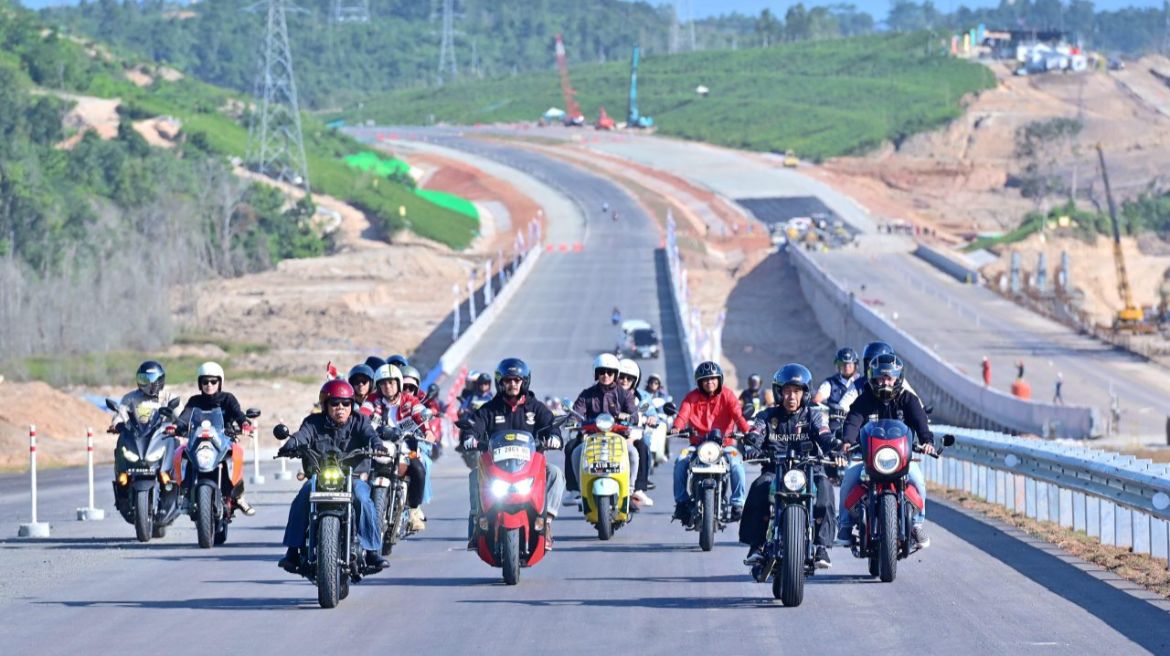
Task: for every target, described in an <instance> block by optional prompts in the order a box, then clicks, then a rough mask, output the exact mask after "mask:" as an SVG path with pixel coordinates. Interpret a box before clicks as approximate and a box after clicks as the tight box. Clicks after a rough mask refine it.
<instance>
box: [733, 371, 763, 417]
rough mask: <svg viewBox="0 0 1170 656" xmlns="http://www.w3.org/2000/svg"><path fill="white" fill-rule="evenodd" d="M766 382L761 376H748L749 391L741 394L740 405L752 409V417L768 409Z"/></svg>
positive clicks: (746, 390)
mask: <svg viewBox="0 0 1170 656" xmlns="http://www.w3.org/2000/svg"><path fill="white" fill-rule="evenodd" d="M763 385H764V380H763V379H762V378H760V375H759V374H752V375H750V376H748V386H747V389H745V390H744V391H742V392H740V393H739V403H740V405H742V406H744V407H745V408H749V407H750V408H751V409H752V416H753V417H754V416H755V415H757V414H759V412H760V410H762V409H764V408H766V407H768V402H767V401H766V400H765V399H764V389H763Z"/></svg>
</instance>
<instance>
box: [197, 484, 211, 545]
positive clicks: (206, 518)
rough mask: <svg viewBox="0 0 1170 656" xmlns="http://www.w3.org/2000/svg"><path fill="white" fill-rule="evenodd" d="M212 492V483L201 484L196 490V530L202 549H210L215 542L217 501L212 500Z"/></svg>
mask: <svg viewBox="0 0 1170 656" xmlns="http://www.w3.org/2000/svg"><path fill="white" fill-rule="evenodd" d="M212 492H213V490H212V489H211V486H210V485H200V486H199V487H198V489H196V490H195V506H196V515H195V532H196V533H197V534H198V536H199V548H201V549H210V548H211V545H212V544H214V542H215V524H214V523H215V518H214V517H213V516H212V512H213V511H214V510H215V503H214V502H213V501H212V500H211V493H212Z"/></svg>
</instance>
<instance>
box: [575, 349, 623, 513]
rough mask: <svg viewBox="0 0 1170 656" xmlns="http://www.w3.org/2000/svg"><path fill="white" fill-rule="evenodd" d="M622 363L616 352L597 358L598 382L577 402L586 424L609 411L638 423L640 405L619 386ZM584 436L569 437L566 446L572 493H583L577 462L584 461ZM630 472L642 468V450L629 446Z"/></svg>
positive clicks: (616, 417)
mask: <svg viewBox="0 0 1170 656" xmlns="http://www.w3.org/2000/svg"><path fill="white" fill-rule="evenodd" d="M620 368H621V363H620V362H618V359H617V357H615V356H614V355H613V354H612V353H602V354H601V355H599V356H597V357H596V358H594V359H593V379H594V380H596V381H597V382H596V383H595V384H594V385H592V386H590V387H586V388H585V389H583V390H581V393H580V394H579V395H577V400H576V401H574V402H573V412H575V413H577V414H578V415H581V416H582V417H584V418H585V423H587V424H590V423H593V420H594V419H596V418H597V415H599V414H601V413H603V412H605V413H609V414H610V415H611V416H613V418H614V420H615V421H617V422H619V423H622V424H626V425H630V426H633V425H636V424H637V423H638V404H637V403H636V402H635V401H634V395H633V393H631V392H630V390H628V389H625V388H622V387H619V386H618V385H617V376H618V370H619V369H620ZM581 442H582V438H581V437H580V436H577V437H574V438H573V439H571V440H569V442H568V443H567V444H566V445H565V453H566V454H567V456H568V457H567V458H566V460H565V462H566V467H565V478H566V479H567V481H568V482H567V487H568V489H569V490H570V491H572V492H579V490H578V481H577V463H579V462H580V460H581V454H580V451H581ZM629 456H630V463H631V467H630V471H637V470H638V464H639V462H638V451H637V450H636V449H629Z"/></svg>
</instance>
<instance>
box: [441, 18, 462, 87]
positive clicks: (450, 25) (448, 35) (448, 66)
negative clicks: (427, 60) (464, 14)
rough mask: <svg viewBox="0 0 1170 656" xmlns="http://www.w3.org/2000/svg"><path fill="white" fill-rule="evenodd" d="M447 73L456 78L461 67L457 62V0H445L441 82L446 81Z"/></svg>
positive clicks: (452, 78)
mask: <svg viewBox="0 0 1170 656" xmlns="http://www.w3.org/2000/svg"><path fill="white" fill-rule="evenodd" d="M445 74H450V76H451V77H450V80H454V79H455V78H456V77H457V76H458V75H459V68H458V65H457V64H456V63H455V0H443V35H442V37H441V40H440V42H439V84H442V83H443V82H444V81H445V80H444V75H445Z"/></svg>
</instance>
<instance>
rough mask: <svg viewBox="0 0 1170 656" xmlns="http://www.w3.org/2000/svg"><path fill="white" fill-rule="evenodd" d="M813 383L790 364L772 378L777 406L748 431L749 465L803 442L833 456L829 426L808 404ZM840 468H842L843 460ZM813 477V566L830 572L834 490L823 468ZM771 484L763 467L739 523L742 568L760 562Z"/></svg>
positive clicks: (802, 370)
mask: <svg viewBox="0 0 1170 656" xmlns="http://www.w3.org/2000/svg"><path fill="white" fill-rule="evenodd" d="M811 382H812V373H811V372H810V371H809V370H808V368H807V367H805V366H804V365H801V364H797V363H790V364H786V365H784V366H783V367H780V368H779V369H777V370H776V373H775V374H773V375H772V394H773V395H775V397H776V399H777V400H778V403H777V404H776V405H774V406H772V407H770V408H768V409H767V410H764V411H763V412H762V413H760V414H758V415H756V418H755V421H754V422H753V423H752V429H751V431H750V432H749V433H748V434H747V436H746V437H745V438H744V443H745V444H746V447H745V451H746V452H747V457H748V459H754V458H758V457H761V456H766V457H769V458H770V457H772V456H773V455H775V454H776V453H786V452H787V451H788V450H789V449H792V448H793V447H796V446H797V445H799V444H801V443H803V442H813V443H815V444H816V445H817V447H818V448H819V449H820V452H821V453H822V454H826V455H827V454H828V453H829V452H830V451H831V450H832V446H833V445H832V436H833V434H832V433H831V432H830V431H829V422H828V420H827V419H825V415H824V413H822V412H821V411H820V410H818V409H817V408H816V407H815V406H813V405H812V404H811V403H810V401H811V398H810V395H809V391H810V390H809V384H810V383H811ZM841 464H844V462H843V459H842V463H841ZM813 472H814V473H813V484H814V485H815V486H816V489H817V498H816V501H815V505H814V506H813V516H814V520H815V521H816V527H817V529H816V537H815V539H814V544H815V545H816V553H815V554H814V562H815V563H816V566H817V567H819V568H822V569H824V568H828V567H830V566H831V561H830V559H829V549H830V548H832V546H833V533H834V531H833V523H834V515H835V512H834V510H833V486H832V484H831V483H829V479H828V477H827V476H826V475H825V470H824V468H823V467H822V466H820V465H818V466H817V467H816V468H815V469H814V470H813ZM774 478H775V472H774V471H773V470H772V469H771V468H769V467H765V468H764V470H763V472H762V473H761V474H760V475H759V477H757V478H756V480H755V481H753V482H752V486H751V490H750V491H749V492H748V497H747V503H745V504H744V509H743V521H742V522H740V523H739V541H740V542H742V543H744V544H746V545H748V547H749V548H748V556H747V558H746V559H745V560H744V561H743V562H744V564H745V565H755V564H757V563H758V562H759V561H760V559H761V557H762V550H763V547H764V542H765V540H766V539H767V530H768V508H769V506H770V503H771V499H770V498H769V497H770V495H771V487H772V483H773V479H774Z"/></svg>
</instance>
